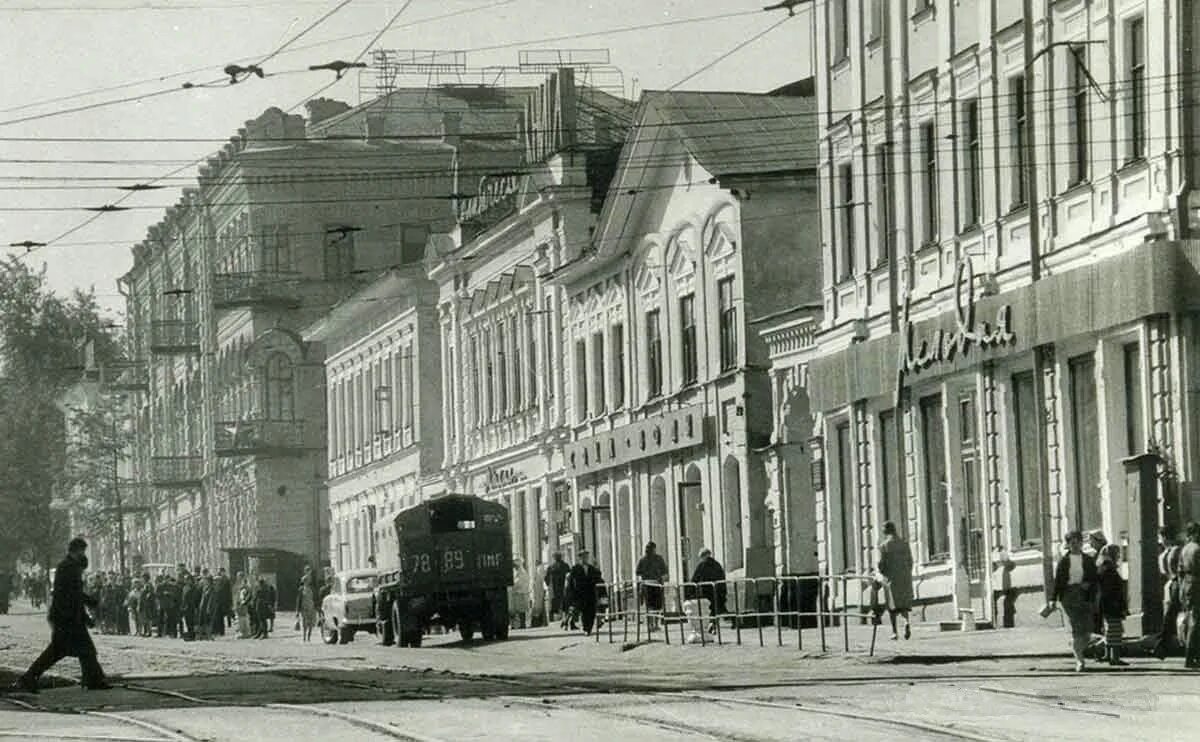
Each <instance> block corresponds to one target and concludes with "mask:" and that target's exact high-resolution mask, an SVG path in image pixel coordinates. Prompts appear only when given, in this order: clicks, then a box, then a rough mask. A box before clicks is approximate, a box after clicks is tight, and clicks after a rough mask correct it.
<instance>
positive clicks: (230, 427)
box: [215, 420, 306, 457]
mask: <svg viewBox="0 0 1200 742" xmlns="http://www.w3.org/2000/svg"><path fill="white" fill-rule="evenodd" d="M215 434H216V453H217V456H223V457H228V456H296V455H299V454H301V453H303V452H304V450H305V448H306V447H305V445H304V422H303V421H301V420H237V421H229V422H218V423H217V425H216V430H215Z"/></svg>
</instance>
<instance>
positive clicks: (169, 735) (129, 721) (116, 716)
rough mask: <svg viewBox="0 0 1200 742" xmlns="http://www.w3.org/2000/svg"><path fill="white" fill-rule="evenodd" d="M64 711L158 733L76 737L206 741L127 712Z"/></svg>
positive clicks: (31, 707) (29, 707) (33, 707)
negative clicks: (131, 735) (149, 734)
mask: <svg viewBox="0 0 1200 742" xmlns="http://www.w3.org/2000/svg"><path fill="white" fill-rule="evenodd" d="M0 700H4V701H5V702H7V703H10V704H12V705H14V706H16V707H18V708H20V709H23V710H25V711H33V712H39V713H50V714H53V713H64V710H63V709H61V708H54V709H51V708H47V707H45V706H39V705H38V704H35V703H29V702H28V701H22V700H19V699H16V698H3V699H0ZM65 713H69V714H77V715H79V716H88V717H93V718H96V719H106V720H108V721H115V722H118V723H121V724H125V725H128V726H135V727H137V728H139V729H141V730H143V731H147V732H151V733H153V734H156V735H158V736H157V737H126V736H116V735H97V734H88V735H86V736H85V735H80V736H79V737H78V739H88V740H110V741H111V742H116V741H117V740H133V739H136V740H155V741H156V742H163V741H164V740H166V741H167V742H207V741H206V739H205V738H204V737H196V736H193V735H191V734H188V733H187V732H184V731H182V730H180V729H175V728H172V727H169V726H166V725H164V724H159V723H157V722H153V721H147V720H145V719H141V718H138V717H135V716H131V715H129V714H124V713H116V712H112V711H93V710H91V709H80V708H68V709H66V710H65ZM0 736H13V737H26V738H27V737H29V736H30V735H28V734H26V733H25V732H24V731H19V732H14V733H12V734H8V733H5V734H3V735H0ZM48 738H50V739H70V738H71V737H70V736H64V735H63V734H61V733H55V734H54V735H53V736H52V737H48Z"/></svg>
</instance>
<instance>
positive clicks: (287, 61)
mask: <svg viewBox="0 0 1200 742" xmlns="http://www.w3.org/2000/svg"><path fill="white" fill-rule="evenodd" d="M339 4H340V0H0V50H2V51H0V58H2V59H3V61H4V74H3V75H0V245H9V244H10V243H13V242H21V241H24V240H34V241H37V242H49V241H51V240H52V239H54V238H56V237H59V236H60V235H62V234H63V233H64V232H66V231H67V230H69V229H72V228H74V227H76V226H77V225H79V224H80V223H82V222H83V221H84V220H85V219H88V218H89V217H91V216H95V215H94V214H93V213H92V212H87V211H83V210H82V209H83V208H84V207H88V206H102V205H105V204H110V203H113V202H115V201H116V200H117V199H119V198H121V197H122V196H123V195H125V192H124V191H121V190H118V189H117V188H116V186H117V185H127V184H134V183H139V182H147V181H150V180H152V179H154V178H157V177H159V176H162V175H164V174H166V173H168V172H170V171H172V170H175V169H178V168H180V167H182V166H183V165H185V164H187V163H189V162H190V161H192V160H195V159H198V158H200V157H203V156H204V155H206V154H208V153H210V152H212V151H214V150H216V149H218V148H219V147H220V145H221V144H222V143H223V142H224V141H225V140H227V139H228V137H230V136H232V135H233V134H235V133H236V131H237V129H238V127H240V126H242V125H243V124H244V122H245V121H246V120H248V119H251V118H254V117H256V116H258V115H259V114H260V113H262V111H263V110H265V109H266V108H268V107H270V106H278V107H280V108H284V109H288V108H291V107H292V106H295V105H297V104H300V103H301V102H303V101H304V100H306V99H308V98H309V97H311V96H312V95H313V94H314V93H315V92H316V91H317V90H318V89H319V88H321V87H323V86H324V85H326V84H328V83H330V82H332V81H333V79H334V77H333V75H332V73H330V72H313V71H309V70H308V69H307V68H308V66H309V65H312V64H322V63H326V62H329V61H332V60H335V59H345V60H351V59H354V58H355V57H356V56H357V55H358V54H359V53H360V52H362V51H363V49H364V47H365V46H366V45H367V43H368V42H369V41H370V39H371V37H372V36H374V35H375V33H376V32H378V31H379V30H380V29H381V28H383V27H384V25H385V24H386V23H387V21H388V19H389V18H391V17H392V16H393V15H394V14H395V13H396V12H397V11H399V10H400V9H401V8H402V6H403V5H404V0H351V1H350V2H349V3H348V4H347V5H346V6H345V7H344V8H342V9H341V10H339V11H337V12H336V13H334V14H333V15H331V16H330V17H329V18H328V19H326V20H325V21H324V22H322V23H320V25H318V26H317V27H316V28H314V29H313V30H312V31H309V32H308V33H307V34H305V35H304V36H303V37H302V38H300V39H299V40H297V41H295V42H294V43H293V44H291V45H290V46H289V47H288V48H287V49H286V50H285V51H284V52H283V53H281V54H279V55H278V56H277V57H275V58H273V59H271V60H270V61H269V62H267V63H266V64H264V65H263V68H264V70H265V71H266V72H267V73H269V74H268V77H266V78H264V79H258V78H250V79H247V80H245V81H243V82H240V83H238V84H237V85H234V86H230V85H227V84H224V83H221V84H217V85H215V86H213V87H202V88H201V87H198V88H192V89H189V90H185V89H183V87H182V86H183V83H185V82H192V83H205V82H211V81H214V80H216V79H218V78H221V77H222V76H223V73H222V69H223V68H224V67H225V65H226V64H229V63H230V62H233V61H235V60H244V59H247V58H253V59H254V61H257V60H259V59H261V58H262V57H264V56H266V55H267V54H268V53H269V52H271V51H273V50H275V49H276V48H278V47H279V46H281V45H282V44H284V43H285V42H287V41H289V40H290V39H292V37H294V36H295V35H297V34H299V33H300V32H301V31H304V30H305V29H306V28H307V27H308V26H309V25H310V24H312V23H313V22H314V21H317V20H318V19H319V18H321V16H323V15H324V14H325V13H327V12H329V11H330V10H332V9H333V8H335V7H336V6H338V5H339ZM766 4H770V3H769V2H763V0H690V1H689V0H678V1H677V0H609V1H608V2H597V3H593V2H585V1H584V0H411V2H410V4H409V7H408V8H407V9H405V10H404V12H403V13H402V14H401V15H400V17H399V18H398V20H397V21H396V22H395V24H394V25H393V26H392V28H391V30H390V31H388V32H387V33H386V34H385V35H384V36H383V37H382V38H381V39H380V40H379V42H378V43H376V44H375V47H377V48H386V49H421V50H464V51H465V52H466V53H467V57H466V60H467V64H468V65H469V66H470V67H473V68H474V67H484V66H490V65H515V64H516V61H517V54H518V51H519V50H521V49H607V50H608V51H609V53H610V62H611V64H612V65H614V66H615V67H617V68H619V69H620V70H621V72H622V75H623V85H624V90H625V95H626V96H627V97H633V96H635V95H636V94H637V93H640V92H641V91H642V90H648V89H649V90H653V89H663V88H667V87H671V86H673V85H675V84H676V83H679V82H680V81H682V80H684V79H685V78H689V76H691V75H693V74H694V73H696V72H697V71H700V70H702V69H703V68H704V67H705V66H706V65H709V64H710V63H712V62H713V61H714V60H716V59H717V58H718V57H720V56H721V55H723V54H725V53H726V52H729V51H730V50H732V49H734V48H735V47H737V46H738V45H739V44H742V43H744V42H746V41H747V40H749V39H751V38H752V37H755V36H756V35H758V34H760V33H763V32H766V33H765V35H763V36H761V38H758V39H756V40H754V41H753V42H751V43H749V44H747V45H746V46H745V47H744V48H742V49H740V50H738V51H737V52H736V53H734V54H732V55H731V56H729V57H728V58H726V59H724V60H722V61H720V62H719V63H717V64H715V65H713V66H712V67H711V69H707V70H704V71H702V72H700V74H695V76H694V77H690V79H687V81H686V82H685V83H684V84H683V85H682V86H681V87H680V89H683V90H744V91H750V92H763V91H766V90H770V89H772V88H775V87H778V86H780V85H783V84H785V83H788V82H792V81H794V80H797V79H801V78H804V77H807V76H808V75H809V74H810V52H809V49H808V39H809V36H810V22H811V14H810V13H809V12H808V11H807V10H802V11H801V12H799V13H798V14H797V15H796V17H795V18H793V19H791V20H789V21H787V22H783V23H781V24H780V22H781V21H782V20H783V18H785V17H786V13H785V12H782V11H773V12H763V11H762V6H763V5H766ZM731 14H739V15H736V16H733V17H725V18H715V19H714V18H710V19H709V20H693V19H704V18H705V17H711V16H726V15H731ZM673 21H682V22H681V23H678V24H676V25H668V26H663V25H659V26H658V27H654V28H645V26H649V25H651V24H663V23H666V22H673ZM775 24H780V25H778V26H777V27H775V28H773V29H770V30H768V29H769V28H770V27H771V26H773V25H775ZM631 27H639V28H636V29H635V30H623V31H615V29H630V28H631ZM573 34H587V35H586V36H584V37H581V38H573V39H562V40H557V39H555V38H554V37H560V36H566V35H573ZM346 37H354V38H346ZM501 46H502V47H504V48H495V47H501ZM305 47H308V48H305ZM489 47H490V48H489ZM179 72H190V74H187V75H182V76H173V75H175V74H176V73H179ZM509 79H510V81H511V82H510V84H521V83H525V84H528V81H529V78H523V79H522V78H515V77H514V78H509ZM427 82H428V80H427V79H426V78H425V77H413V78H405V79H402V80H401V81H400V84H401V85H418V86H419V85H424V84H426V83H427ZM134 83H136V84H134ZM114 86H122V87H119V88H117V89H110V88H114ZM146 94H151V95H150V96H149V97H146V98H143V99H141V100H126V101H122V102H119V103H114V104H113V105H104V106H100V107H96V108H92V109H89V110H82V111H69V110H68V109H73V108H79V107H83V106H88V105H91V104H95V103H104V102H107V101H115V100H119V99H126V98H135V97H139V96H143V95H146ZM321 95H322V96H324V97H330V98H336V99H339V100H344V101H346V102H348V103H351V104H357V103H358V102H360V98H359V87H358V80H357V75H356V74H355V73H350V74H347V75H346V76H345V77H344V78H343V79H342V81H341V82H340V83H337V84H336V85H335V86H334V87H331V88H330V89H328V90H326V91H324V92H323V93H322V94H321ZM54 99H59V100H54ZM298 110H299V112H303V109H302V108H300V109H298ZM59 112H62V113H61V115H52V116H47V115H46V114H56V113H59ZM32 117H37V118H32ZM26 118H32V120H26V121H22V120H21V119H26ZM63 138H67V139H84V140H92V141H50V140H51V139H63ZM97 138H108V139H122V140H134V141H115V142H113V141H107V142H102V141H94V140H95V139H97ZM171 138H173V139H193V140H202V141H175V142H172V141H163V140H164V139H171ZM196 170H197V168H196V167H195V166H191V167H188V168H187V169H185V170H183V171H181V172H180V173H179V174H178V175H177V176H175V178H174V179H171V180H168V181H164V182H165V183H169V184H171V185H172V188H170V189H166V190H158V191H146V192H141V193H135V194H133V195H132V197H130V198H129V199H128V200H127V201H125V202H124V203H123V205H124V206H131V207H135V208H133V209H132V210H129V211H124V212H119V213H105V214H100V215H98V216H96V218H95V219H94V221H92V222H91V223H90V224H88V225H87V226H85V227H83V228H82V229H79V230H78V231H75V232H73V233H71V234H70V235H68V236H65V237H63V238H62V239H61V240H58V241H57V242H55V243H54V244H52V245H51V246H49V247H46V248H41V249H38V250H35V251H34V252H32V253H29V254H28V255H26V256H25V257H24V258H23V259H24V260H26V261H28V262H29V264H30V265H33V266H35V267H40V266H42V265H45V267H46V270H47V273H48V276H49V279H50V283H51V285H52V287H53V288H54V289H55V290H57V291H60V292H64V293H65V292H68V291H70V290H71V289H73V288H76V287H79V288H83V289H88V288H93V289H94V290H95V292H96V294H97V295H98V297H99V299H100V301H101V303H102V305H103V306H105V307H106V308H107V309H108V310H109V311H111V312H112V313H114V314H115V313H119V311H120V310H121V309H122V308H123V300H122V299H121V297H120V296H119V294H118V293H117V289H116V279H117V277H118V276H120V275H121V274H123V273H124V272H126V271H127V270H128V269H129V267H130V265H131V263H132V257H131V255H130V247H131V246H132V245H133V244H135V243H136V242H138V241H140V240H141V239H142V238H143V237H144V236H145V232H146V228H147V227H148V226H150V225H151V224H153V223H155V222H157V221H158V220H159V219H160V218H161V217H162V214H163V208H161V207H165V206H166V205H169V204H171V203H174V201H175V200H176V199H177V198H178V195H179V189H180V188H182V187H183V186H185V185H189V186H190V185H193V184H194V178H195V175H196ZM0 249H7V250H8V251H9V252H10V253H14V254H19V253H24V252H25V251H24V250H22V249H19V248H0Z"/></svg>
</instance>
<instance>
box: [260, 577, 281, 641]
mask: <svg viewBox="0 0 1200 742" xmlns="http://www.w3.org/2000/svg"><path fill="white" fill-rule="evenodd" d="M263 589H264V590H265V591H266V594H265V595H264V598H263V606H264V609H265V611H266V623H267V633H274V632H275V609H276V608H278V607H279V594H278V593H277V592H276V591H275V583H274V582H266V583H265V584H264V586H263ZM264 638H265V637H264Z"/></svg>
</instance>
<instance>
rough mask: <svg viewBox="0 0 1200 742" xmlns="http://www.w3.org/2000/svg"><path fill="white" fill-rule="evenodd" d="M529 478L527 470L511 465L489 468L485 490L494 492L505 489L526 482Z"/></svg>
mask: <svg viewBox="0 0 1200 742" xmlns="http://www.w3.org/2000/svg"><path fill="white" fill-rule="evenodd" d="M528 478H529V477H527V476H526V475H525V472H523V471H519V470H517V469H513V468H511V467H509V468H506V469H488V472H487V479H486V480H485V481H484V491H485V492H492V491H494V490H498V489H503V488H505V487H508V486H509V485H513V484H519V483H520V482H524V481H525V480H527V479H528Z"/></svg>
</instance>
